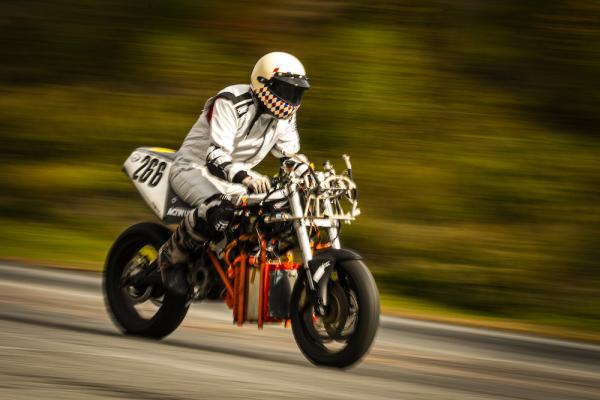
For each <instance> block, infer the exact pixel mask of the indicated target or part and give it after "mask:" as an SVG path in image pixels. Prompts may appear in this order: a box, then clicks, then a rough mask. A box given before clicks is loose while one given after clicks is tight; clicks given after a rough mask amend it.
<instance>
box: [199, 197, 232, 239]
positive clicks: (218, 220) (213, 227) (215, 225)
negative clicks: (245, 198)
mask: <svg viewBox="0 0 600 400" xmlns="http://www.w3.org/2000/svg"><path fill="white" fill-rule="evenodd" d="M233 211H234V208H233V204H232V203H231V201H229V200H228V199H227V198H225V197H224V196H222V195H215V196H212V197H210V198H208V199H207V200H206V201H205V202H204V203H203V204H202V205H201V206H200V207H198V208H196V211H195V212H194V213H193V214H195V215H194V216H195V221H194V225H193V226H194V230H195V231H196V232H197V233H199V234H201V235H205V236H208V237H209V238H210V239H213V240H214V239H216V238H219V237H220V236H221V235H222V234H223V232H224V231H225V229H227V227H228V226H229V224H230V223H231V220H232V219H233Z"/></svg>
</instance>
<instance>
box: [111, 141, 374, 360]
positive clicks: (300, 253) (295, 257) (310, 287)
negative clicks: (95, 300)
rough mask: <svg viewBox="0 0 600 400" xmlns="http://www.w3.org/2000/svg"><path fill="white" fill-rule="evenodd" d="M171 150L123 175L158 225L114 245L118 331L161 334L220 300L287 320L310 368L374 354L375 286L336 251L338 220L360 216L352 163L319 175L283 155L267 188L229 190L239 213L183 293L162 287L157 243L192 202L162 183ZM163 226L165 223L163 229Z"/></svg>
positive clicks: (136, 160)
mask: <svg viewBox="0 0 600 400" xmlns="http://www.w3.org/2000/svg"><path fill="white" fill-rule="evenodd" d="M174 156H175V152H174V151H173V150H169V149H164V148H147V147H142V148H138V149H136V150H135V151H133V152H132V153H131V155H130V156H129V157H128V159H127V160H126V162H125V163H124V167H123V169H124V172H125V173H126V174H127V176H128V177H129V178H130V179H131V181H132V182H133V184H134V186H135V187H136V188H137V190H138V191H139V193H140V195H141V196H142V197H143V198H144V200H145V201H146V202H147V203H148V205H149V206H150V207H151V208H152V210H153V211H154V212H155V213H156V214H157V216H158V217H159V218H160V219H161V220H162V222H163V224H159V223H154V222H143V223H138V224H135V225H133V226H131V227H129V228H128V229H126V230H125V231H124V232H123V233H122V234H121V235H120V236H119V237H118V238H117V240H116V241H115V243H114V244H113V246H112V248H111V249H110V251H109V254H108V257H107V260H106V265H105V269H104V280H103V287H104V292H105V298H106V303H107V308H108V310H109V313H110V314H111V316H112V318H113V321H114V322H115V323H116V325H117V326H118V327H119V328H120V329H121V330H122V331H123V332H125V333H127V334H133V335H140V336H144V337H151V338H157V339H160V338H163V337H165V336H167V335H169V334H170V333H172V332H173V331H174V330H175V329H176V328H177V327H178V326H179V324H180V323H181V322H182V320H183V319H184V317H185V315H186V313H187V311H188V308H189V306H190V304H191V303H192V302H200V301H209V300H215V301H224V302H225V303H226V304H227V306H228V307H229V308H230V309H231V310H232V311H233V322H234V323H235V324H237V325H238V326H241V325H243V324H245V323H255V324H257V325H258V328H259V329H262V328H263V326H264V325H265V324H272V323H279V324H284V325H285V326H286V327H288V326H289V325H291V328H292V332H293V335H294V338H295V341H296V343H297V345H298V347H299V348H300V350H301V351H302V353H303V354H304V355H305V356H306V358H307V359H308V360H310V361H311V362H312V363H314V364H316V365H323V366H331V367H339V368H344V367H348V366H350V365H352V364H354V363H356V362H357V361H359V360H360V359H361V358H362V357H363V356H364V355H365V354H366V352H367V351H368V350H369V348H370V346H371V344H372V343H373V340H374V338H375V335H376V333H377V329H378V326H379V311H380V309H379V307H380V306H379V293H378V289H377V286H376V284H375V280H374V279H373V276H372V274H371V273H370V271H369V269H368V268H367V266H366V265H365V264H364V262H363V261H362V259H361V257H360V256H359V255H358V254H356V253H355V252H352V251H350V250H346V249H343V248H341V244H340V230H341V227H342V225H343V224H345V223H346V224H347V223H350V222H352V221H353V220H355V219H356V217H357V216H358V215H359V214H360V209H359V208H358V202H357V189H356V185H355V183H354V181H353V179H352V166H351V164H350V159H349V157H348V156H345V155H344V156H343V158H344V161H345V164H346V170H345V171H344V172H342V173H340V174H337V173H336V171H335V170H334V168H333V166H332V165H331V164H330V163H329V162H326V163H325V164H323V170H322V171H315V170H314V168H313V166H312V165H311V164H309V163H307V162H306V161H305V160H304V159H303V158H301V157H298V156H296V155H289V159H288V160H287V161H285V162H284V163H283V165H282V167H281V168H280V171H279V173H278V175H277V176H276V177H275V178H274V179H273V181H272V188H271V190H270V191H269V192H268V193H266V194H252V193H248V194H244V195H240V196H231V197H230V198H229V200H230V201H231V202H232V203H233V204H234V205H235V212H234V218H233V220H232V222H231V224H230V226H229V228H228V229H227V231H226V234H225V238H224V239H223V240H222V241H221V242H219V243H212V242H211V243H209V244H207V245H206V246H204V247H201V248H199V249H197V250H195V251H194V252H193V254H192V256H191V257H190V259H191V261H190V262H189V265H188V267H189V268H188V271H189V272H188V274H187V279H188V282H189V284H190V291H189V294H188V296H187V297H184V298H182V297H176V296H174V295H172V294H169V293H166V292H165V290H164V288H163V286H162V281H161V276H160V271H159V270H158V265H157V258H158V249H159V248H160V247H161V246H162V244H163V243H164V242H166V240H167V239H168V238H169V237H170V236H171V234H172V228H173V227H174V226H176V225H175V224H178V223H179V222H180V221H181V219H182V218H184V217H185V215H186V213H188V212H191V211H192V209H193V208H192V207H191V206H189V205H187V204H186V203H185V202H184V201H182V200H181V199H180V198H179V197H178V196H177V195H176V194H175V193H174V192H173V191H172V189H171V187H170V185H169V180H168V176H169V171H170V169H171V166H172V163H173V161H174ZM169 226H170V228H169Z"/></svg>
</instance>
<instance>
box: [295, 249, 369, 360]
mask: <svg viewBox="0 0 600 400" xmlns="http://www.w3.org/2000/svg"><path fill="white" fill-rule="evenodd" d="M327 295H328V298H327V303H328V312H327V315H325V316H323V317H320V316H318V315H317V314H316V313H315V311H314V308H313V306H312V304H311V302H310V301H309V299H308V296H307V290H306V284H305V281H304V279H299V280H298V281H297V283H296V285H295V286H294V290H293V292H292V298H291V304H290V310H291V318H292V330H293V332H294V338H295V339H296V343H297V344H298V347H299V348H300V350H301V351H302V353H304V355H305V356H306V358H308V359H309V360H310V361H311V362H312V363H314V364H316V365H325V366H330V367H338V368H344V367H348V366H350V365H352V364H354V363H356V362H357V361H359V360H360V359H361V358H362V357H363V356H364V355H365V354H366V352H367V351H368V350H369V348H370V347H371V344H372V343H373V340H374V338H375V334H376V333H377V329H378V327H379V292H378V290H377V286H376V284H375V280H374V279H373V276H372V275H371V272H370V271H369V270H368V268H367V266H366V265H365V264H364V263H363V262H361V261H360V260H349V261H344V262H341V263H337V264H336V266H335V268H334V270H333V271H332V273H331V278H330V280H329V284H328V290H327Z"/></svg>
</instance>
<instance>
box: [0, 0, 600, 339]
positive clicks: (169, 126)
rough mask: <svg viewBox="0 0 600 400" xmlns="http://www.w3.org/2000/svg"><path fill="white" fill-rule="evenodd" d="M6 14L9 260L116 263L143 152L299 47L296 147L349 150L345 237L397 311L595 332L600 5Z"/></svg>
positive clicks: (426, 1)
mask: <svg viewBox="0 0 600 400" xmlns="http://www.w3.org/2000/svg"><path fill="white" fill-rule="evenodd" d="M0 10H1V12H0V26H1V28H0V58H1V60H2V61H1V63H0V135H1V136H0V137H1V138H2V141H1V146H0V156H1V157H2V165H1V167H0V187H1V190H0V257H1V258H4V259H12V260H20V261H26V262H29V263H35V264H40V265H54V266H61V267H76V268H84V269H92V270H100V269H102V265H103V262H104V257H105V255H106V253H107V251H108V249H109V247H110V245H111V243H112V241H113V240H114V239H115V238H116V236H117V235H118V234H119V232H121V231H122V230H123V229H125V228H126V227H127V226H128V225H129V224H131V223H134V222H136V221H140V220H152V219H155V217H154V216H153V214H152V213H151V212H150V210H149V208H147V206H146V205H145V203H144V202H143V200H142V199H141V197H139V196H138V195H137V193H136V192H135V190H134V188H133V186H132V185H131V184H130V182H129V181H128V179H127V178H126V176H125V175H124V174H123V173H122V172H121V165H122V163H123V161H124V160H125V158H126V157H127V156H128V154H129V153H130V152H131V151H132V150H133V149H134V148H136V147H139V146H164V147H171V148H177V147H178V146H179V144H180V143H181V141H182V140H183V138H184V136H185V135H186V134H187V132H188V130H189V129H190V127H191V126H192V125H193V123H194V122H195V120H196V119H197V117H198V115H199V114H200V112H201V110H202V106H203V104H204V102H205V100H206V99H207V98H208V97H210V96H212V95H214V94H215V93H216V92H217V91H219V90H220V89H222V88H223V87H225V86H228V85H230V84H234V83H246V82H249V75H250V72H251V70H252V67H253V65H254V63H255V62H256V60H257V59H258V58H259V57H260V56H262V55H263V54H265V53H267V52H270V51H287V52H290V53H292V54H294V55H296V56H298V57H299V58H300V59H301V60H302V61H303V63H304V65H305V67H306V69H307V71H308V73H309V75H310V77H311V80H312V85H313V87H312V89H311V90H310V91H309V92H308V93H307V95H306V97H305V101H304V103H303V106H302V108H301V110H300V111H299V115H298V117H299V118H298V119H299V130H300V133H301V140H302V143H303V152H305V153H306V154H307V155H308V156H309V157H310V158H311V160H312V161H314V162H315V164H316V165H320V164H321V163H322V162H323V161H325V160H326V159H330V160H331V161H332V162H334V164H335V163H337V165H338V166H340V167H341V166H342V163H341V160H340V159H339V155H341V154H343V153H347V154H350V155H352V157H353V158H352V160H353V165H354V170H355V177H356V180H357V181H358V185H359V189H360V200H361V209H362V211H363V215H362V217H361V218H360V219H359V220H358V222H356V223H355V224H353V225H352V226H350V227H346V228H345V229H344V232H343V240H344V242H345V245H346V246H348V247H351V248H354V249H356V250H358V251H359V252H360V253H361V254H363V255H364V257H365V259H366V261H367V264H368V265H369V266H370V267H371V268H372V270H373V271H374V273H375V274H376V279H377V282H378V284H379V287H380V290H381V291H382V295H383V304H384V307H385V309H386V310H388V311H389V312H398V313H401V314H405V315H411V314H415V315H419V316H425V317H431V316H433V317H436V316H446V317H457V318H458V317H460V318H471V319H477V320H480V321H486V320H493V321H513V322H514V321H517V322H519V323H523V324H535V325H536V326H544V327H548V329H549V330H551V329H554V330H564V329H568V330H576V331H580V332H585V333H586V334H587V335H588V337H592V338H595V339H596V340H598V339H599V338H600V296H599V295H600V285H599V283H600V268H599V266H598V263H599V261H600V227H599V222H600V206H599V202H600V138H599V135H598V133H597V132H598V130H599V129H600V113H599V107H600V92H599V91H598V88H599V87H600V4H599V3H598V2H596V1H591V0H577V1H574V0H570V1H568V0H563V1H558V0H546V1H522V0H521V1H516V0H509V1H502V2H489V1H474V0H460V1H442V0H420V1H400V0H399V1H394V2H392V1H378V0H371V1H369V2H366V1H353V0H339V1H331V2H323V1H318V0H305V1H288V0H279V1H270V0H265V1H262V2H252V1H239V0H230V1H227V2H221V1H202V2H199V1H192V0H187V1H184V0H180V1H177V0H172V1H152V0H147V1H128V2H122V1H113V0H103V1H91V0H78V1H67V0H57V1H52V2H50V1H34V0H19V1H11V0H5V1H3V2H2V5H0ZM275 165H276V164H275V163H274V162H270V163H266V164H264V165H263V166H262V167H261V168H260V170H261V171H262V172H265V173H273V172H276V169H275ZM544 329H545V328H544ZM544 329H541V330H542V331H544Z"/></svg>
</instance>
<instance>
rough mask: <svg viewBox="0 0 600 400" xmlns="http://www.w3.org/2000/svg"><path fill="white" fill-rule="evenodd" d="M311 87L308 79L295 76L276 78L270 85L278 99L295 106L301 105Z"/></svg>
mask: <svg viewBox="0 0 600 400" xmlns="http://www.w3.org/2000/svg"><path fill="white" fill-rule="evenodd" d="M309 87H310V84H309V83H308V79H306V78H305V77H294V76H274V77H273V78H272V79H271V84H270V85H269V88H270V89H271V91H272V92H273V93H274V94H275V95H277V97H279V98H280V99H282V100H284V101H286V102H288V103H290V104H293V105H295V106H297V105H299V104H300V102H301V101H302V95H303V94H304V91H305V90H306V89H308V88H309Z"/></svg>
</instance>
